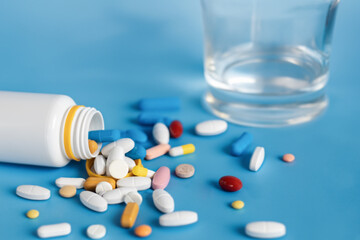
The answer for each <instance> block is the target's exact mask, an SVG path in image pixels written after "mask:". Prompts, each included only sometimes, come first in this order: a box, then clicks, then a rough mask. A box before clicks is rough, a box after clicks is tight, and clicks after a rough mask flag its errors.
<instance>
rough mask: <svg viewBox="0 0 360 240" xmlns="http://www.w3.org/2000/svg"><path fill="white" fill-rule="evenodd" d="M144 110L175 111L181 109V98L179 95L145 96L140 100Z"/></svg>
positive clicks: (141, 107)
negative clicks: (164, 96)
mask: <svg viewBox="0 0 360 240" xmlns="http://www.w3.org/2000/svg"><path fill="white" fill-rule="evenodd" d="M138 106H139V109H140V110H142V111H169V110H171V111H174V110H179V109H180V99H179V98H177V97H166V98H144V99H141V100H140V101H139V104H138Z"/></svg>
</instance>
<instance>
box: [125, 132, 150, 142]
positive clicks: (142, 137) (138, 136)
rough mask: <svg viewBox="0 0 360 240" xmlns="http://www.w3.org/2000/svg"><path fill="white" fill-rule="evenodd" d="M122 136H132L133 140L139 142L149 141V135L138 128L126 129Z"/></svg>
mask: <svg viewBox="0 0 360 240" xmlns="http://www.w3.org/2000/svg"><path fill="white" fill-rule="evenodd" d="M122 136H123V137H124V138H125V137H127V138H131V139H132V140H134V142H139V143H144V142H146V141H147V139H148V137H147V135H146V134H145V133H144V132H143V131H141V130H138V129H130V130H127V131H124V132H123V133H122Z"/></svg>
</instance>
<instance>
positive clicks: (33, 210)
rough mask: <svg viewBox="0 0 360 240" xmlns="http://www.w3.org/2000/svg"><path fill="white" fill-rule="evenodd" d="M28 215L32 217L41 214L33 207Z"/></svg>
mask: <svg viewBox="0 0 360 240" xmlns="http://www.w3.org/2000/svg"><path fill="white" fill-rule="evenodd" d="M26 216H27V217H28V218H31V219H34V218H37V217H38V216H39V211H38V210H35V209H31V210H29V211H28V212H27V213H26Z"/></svg>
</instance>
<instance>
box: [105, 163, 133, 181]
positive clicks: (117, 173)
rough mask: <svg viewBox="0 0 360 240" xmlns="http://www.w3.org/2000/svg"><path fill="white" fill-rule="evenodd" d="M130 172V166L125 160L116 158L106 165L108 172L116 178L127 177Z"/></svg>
mask: <svg viewBox="0 0 360 240" xmlns="http://www.w3.org/2000/svg"><path fill="white" fill-rule="evenodd" d="M128 172H129V166H128V165H127V163H126V162H125V161H124V160H120V159H119V160H114V161H112V162H110V163H109V164H108V165H107V166H106V174H107V175H108V176H111V177H113V178H116V179H120V178H123V177H125V176H126V175H127V174H128Z"/></svg>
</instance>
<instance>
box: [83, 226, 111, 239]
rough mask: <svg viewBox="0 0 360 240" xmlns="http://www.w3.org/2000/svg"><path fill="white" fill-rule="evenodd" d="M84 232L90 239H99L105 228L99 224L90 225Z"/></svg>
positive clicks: (104, 232) (104, 233)
mask: <svg viewBox="0 0 360 240" xmlns="http://www.w3.org/2000/svg"><path fill="white" fill-rule="evenodd" d="M86 234H87V235H88V237H89V238H91V239H100V238H103V237H104V236H105V235H106V228H105V226H104V225H101V224H94V225H90V226H89V227H88V228H87V230H86Z"/></svg>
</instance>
